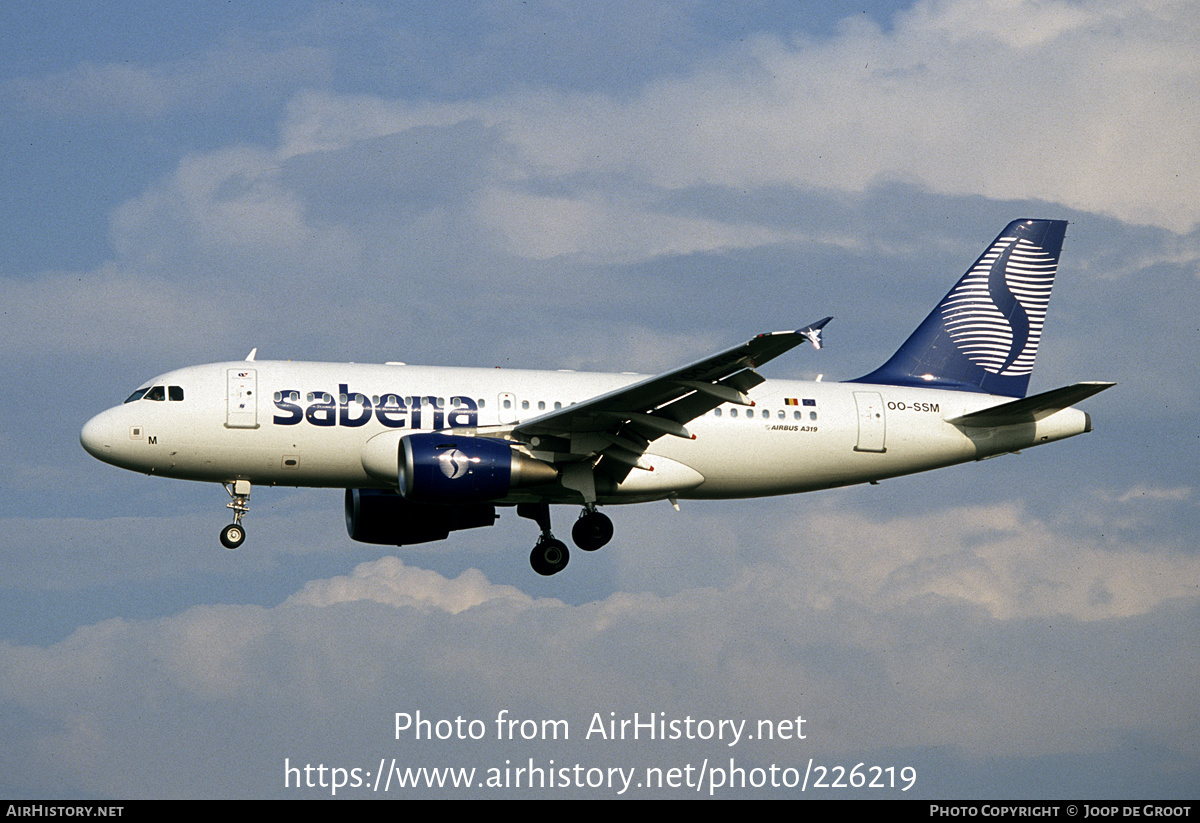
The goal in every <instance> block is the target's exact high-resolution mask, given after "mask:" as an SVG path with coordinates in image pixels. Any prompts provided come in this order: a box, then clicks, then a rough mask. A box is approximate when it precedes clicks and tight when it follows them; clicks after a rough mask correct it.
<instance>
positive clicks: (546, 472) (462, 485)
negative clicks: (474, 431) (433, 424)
mask: <svg viewBox="0 0 1200 823" xmlns="http://www.w3.org/2000/svg"><path fill="white" fill-rule="evenodd" d="M400 443H401V449H400V456H399V457H400V460H399V463H400V466H399V479H398V484H399V487H400V494H402V495H404V497H405V498H407V499H408V500H411V501H413V502H415V503H443V504H449V503H482V502H485V501H489V500H499V499H501V498H503V497H505V496H507V495H508V492H509V490H511V489H517V488H524V487H528V486H543V485H546V484H549V483H555V482H557V481H558V469H556V468H555V467H554V466H552V465H550V464H549V463H545V462H543V461H541V460H537V459H535V458H533V457H530V456H528V455H526V454H523V453H522V452H519V451H517V450H516V449H515V448H513V444H512V443H510V442H508V441H507V440H498V439H494V438H489V437H464V436H461V435H452V434H438V433H436V432H434V433H428V434H409V435H405V436H404V437H402V438H401V439H400Z"/></svg>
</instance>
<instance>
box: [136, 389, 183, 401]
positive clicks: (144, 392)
mask: <svg viewBox="0 0 1200 823" xmlns="http://www.w3.org/2000/svg"><path fill="white" fill-rule="evenodd" d="M137 400H172V401H176V402H178V401H180V400H183V386H151V387H150V388H146V389H138V390H137V391H135V392H134V393H133V394H131V395H129V397H127V398H126V399H125V402H126V403H133V402H135V401H137Z"/></svg>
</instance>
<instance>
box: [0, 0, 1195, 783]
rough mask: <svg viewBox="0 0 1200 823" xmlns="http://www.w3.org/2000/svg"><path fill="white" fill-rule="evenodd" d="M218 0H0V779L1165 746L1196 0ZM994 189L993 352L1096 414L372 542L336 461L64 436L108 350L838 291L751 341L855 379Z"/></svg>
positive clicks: (275, 341)
mask: <svg viewBox="0 0 1200 823" xmlns="http://www.w3.org/2000/svg"><path fill="white" fill-rule="evenodd" d="M236 6H237V4H233V5H231V4H226V3H197V4H190V5H189V7H188V8H183V7H180V8H174V7H170V6H167V7H164V6H162V4H151V3H123V4H120V5H117V6H113V5H112V4H101V3H94V4H84V3H53V2H51V3H41V4H28V5H20V4H8V5H6V6H4V7H3V9H0V69H2V73H0V106H3V117H0V147H2V149H3V151H2V156H3V163H4V166H3V170H4V180H5V185H4V186H3V187H0V192H2V198H3V199H2V200H0V204H2V205H0V208H3V214H4V218H5V219H4V220H3V222H2V223H0V226H2V228H0V231H2V232H3V237H4V243H3V247H4V249H5V252H6V253H5V255H4V259H3V261H2V262H0V290H2V294H0V306H2V307H3V308H2V309H0V311H2V312H3V316H4V319H5V321H6V322H5V327H6V330H7V334H6V336H5V341H4V343H3V345H2V347H0V370H2V371H3V375H4V385H5V386H7V387H9V389H10V391H9V392H8V395H7V396H8V397H9V403H7V404H6V408H5V411H4V412H3V415H2V416H0V421H2V422H0V445H2V446H3V447H4V448H3V451H4V454H5V455H6V458H5V459H4V460H3V461H0V480H2V482H3V484H4V487H5V490H6V494H5V495H4V502H3V504H0V517H3V518H4V521H5V523H4V526H5V533H6V535H8V537H7V539H6V541H5V542H6V547H7V551H5V552H4V553H3V555H2V558H0V563H2V564H3V568H2V571H3V573H2V575H0V580H2V581H3V584H2V587H0V589H2V594H3V596H2V597H0V628H2V632H0V703H2V705H3V707H4V712H3V717H4V720H3V729H4V731H3V735H4V740H5V746H4V747H3V748H2V751H0V774H3V777H2V778H0V793H3V794H6V795H10V796H16V795H22V796H63V797H66V796H72V797H78V796H94V797H118V798H119V797H134V796H155V797H157V796H167V797H191V796H203V797H209V796H212V797H226V796H252V797H258V796H264V797H269V796H301V795H304V794H307V793H308V792H306V791H297V790H286V789H285V788H284V785H283V782H284V781H283V764H284V761H285V758H287V759H288V760H289V762H291V763H292V764H295V763H297V762H303V763H314V764H316V763H321V762H323V763H325V764H327V765H337V766H343V767H346V768H352V767H370V768H374V767H375V765H376V764H378V762H379V760H380V758H381V757H387V758H391V757H396V758H399V759H401V760H403V761H404V762H406V763H410V764H412V765H426V766H443V765H475V766H478V767H480V768H487V767H489V766H494V765H497V764H498V763H499V764H502V763H503V761H504V760H505V759H506V758H507V759H510V760H514V761H515V760H526V759H528V758H530V757H534V758H540V759H542V760H548V759H551V758H552V759H554V760H555V761H556V762H557V763H560V764H565V763H576V762H578V763H584V764H598V765H623V766H632V765H636V766H639V767H640V766H648V765H662V766H665V767H670V766H672V765H678V764H681V763H684V762H699V761H701V760H703V759H704V758H705V757H716V756H724V755H727V754H728V753H729V751H728V750H726V751H719V750H718V749H719V747H714V746H713V744H711V743H708V744H702V743H700V742H692V743H686V742H685V743H675V744H668V743H661V742H660V743H649V744H648V743H646V741H641V742H640V743H636V744H634V743H629V742H626V743H624V744H611V745H602V744H598V743H596V742H595V741H594V740H593V741H585V740H582V739H579V738H577V737H573V739H572V740H571V741H558V742H556V743H553V744H551V743H542V744H536V745H535V744H532V743H523V742H522V743H512V742H504V741H496V740H494V739H489V740H485V741H481V742H478V743H472V744H470V745H462V744H450V743H445V744H443V743H427V742H416V741H412V740H411V739H408V740H405V739H401V740H396V739H395V735H394V733H392V725H391V720H392V717H393V715H394V713H395V712H412V711H416V710H420V711H421V712H422V713H423V714H424V715H425V716H428V717H454V716H457V715H461V716H463V717H467V718H483V719H487V720H491V719H492V718H494V717H495V715H496V713H497V712H498V711H499V710H501V709H508V710H510V711H511V712H513V713H514V715H516V716H520V717H528V718H541V719H550V718H566V719H569V721H570V723H571V726H572V730H573V731H577V732H578V733H579V734H580V735H581V734H582V731H583V730H584V729H586V727H587V724H588V721H589V720H590V718H591V717H592V716H593V714H594V713H596V712H600V713H603V714H605V715H607V713H608V712H616V713H617V714H618V716H631V715H632V713H633V712H641V713H642V714H643V715H644V714H645V713H648V712H667V713H668V715H669V716H672V717H676V716H678V717H684V716H687V715H691V716H693V717H711V718H720V717H731V718H743V717H744V718H749V719H750V720H751V721H755V720H757V719H760V718H768V719H778V718H785V717H789V716H795V715H796V714H803V715H804V716H805V717H806V718H808V721H809V724H808V727H807V728H808V731H809V733H810V737H809V738H808V739H807V740H806V741H803V742H800V741H796V742H794V743H792V744H791V745H789V746H782V745H766V744H759V745H756V746H743V747H742V748H738V749H735V750H733V753H734V755H735V756H737V757H738V758H739V759H742V758H744V762H746V763H753V764H758V765H762V764H767V763H772V762H774V763H780V764H785V765H794V764H796V763H803V762H807V759H808V758H809V757H813V758H815V759H816V760H817V762H826V763H829V764H830V765H838V764H847V765H853V764H855V763H859V762H864V763H867V764H875V763H877V764H879V765H896V766H903V765H912V766H914V767H916V768H917V770H918V775H919V776H918V782H917V787H916V788H915V789H914V790H913V791H912V792H909V793H908V795H907V796H911V795H913V794H918V795H919V796H921V797H967V796H971V797H977V796H987V797H1043V796H1044V797H1098V796H1111V797H1187V796H1194V794H1195V786H1196V785H1198V784H1200V717H1198V715H1197V710H1196V706H1197V705H1200V699H1198V698H1200V694H1198V693H1197V686H1196V683H1197V676H1196V675H1197V673H1198V672H1200V653H1198V647H1197V642H1196V640H1195V638H1196V637H1197V636H1200V633H1198V631H1197V629H1198V628H1200V625H1198V624H1200V592H1198V590H1197V586H1198V584H1200V555H1198V552H1197V545H1200V540H1198V537H1200V518H1198V517H1197V495H1196V490H1195V482H1194V476H1195V468H1194V466H1195V460H1196V456H1197V435H1196V431H1195V425H1194V419H1193V418H1194V409H1195V407H1196V405H1197V400H1198V398H1197V381H1196V379H1195V376H1194V368H1193V365H1192V363H1193V360H1194V349H1195V343H1196V340H1197V334H1198V333H1200V332H1198V328H1200V327H1198V324H1197V320H1196V317H1197V315H1196V310H1195V306H1196V305H1197V304H1198V302H1200V293H1198V292H1200V288H1198V280H1197V277H1198V275H1200V266H1198V260H1200V217H1198V215H1200V148H1198V147H1200V115H1197V112H1198V111H1200V105H1197V104H1198V103H1200V63H1197V61H1196V59H1195V54H1196V48H1197V46H1198V45H1200V13H1198V12H1197V11H1196V10H1195V9H1194V7H1193V6H1192V5H1191V4H1188V3H1183V2H1166V1H1165V0H1164V1H1163V2H1153V0H1152V1H1151V2H1139V3H1134V2H1132V1H1130V2H1123V0H1105V1H1104V2H1099V1H1098V0H1097V2H1020V0H989V2H983V3H980V2H966V0H940V1H939V2H917V3H911V4H888V5H884V4H878V5H872V8H871V11H870V14H867V13H864V12H863V10H862V9H861V8H858V7H856V6H855V5H853V4H841V3H788V4H780V3H765V2H764V3H753V4H738V5H736V6H730V5H728V4H718V3H703V2H693V3H670V4H648V3H615V4H605V5H604V6H603V7H601V6H594V4H572V3H551V2H542V3H538V2H533V3H516V2H512V3H461V4H455V5H453V6H450V7H447V9H446V10H443V11H436V10H431V9H429V8H426V4H370V3H357V4H343V3H338V4H334V3H312V4H302V3H291V4H289V3H276V4H272V3H262V4H255V5H254V6H253V7H252V8H238V7H236ZM1016 217H1053V218H1065V219H1068V220H1070V221H1071V226H1070V228H1069V229H1068V233H1067V241H1066V245H1065V248H1064V254H1063V262H1062V266H1061V268H1060V275H1059V282H1058V283H1057V285H1056V289H1055V295H1054V299H1053V301H1052V303H1051V307H1050V315H1049V319H1048V322H1047V327H1046V334H1045V337H1044V338H1043V343H1042V350H1041V352H1040V354H1039V362H1038V368H1037V370H1036V371H1035V373H1034V376H1033V381H1032V383H1031V386H1030V389H1031V391H1041V390H1046V389H1050V388H1053V387H1056V386H1059V385H1063V384H1066V383H1070V382H1075V381H1079V380H1116V381H1118V382H1119V384H1120V385H1119V386H1118V387H1117V388H1115V389H1112V390H1110V391H1108V392H1106V393H1105V394H1103V395H1101V396H1099V397H1097V398H1095V399H1093V400H1090V401H1088V403H1087V409H1088V410H1089V411H1090V412H1091V414H1092V417H1093V420H1094V422H1095V425H1096V431H1095V432H1093V433H1092V434H1090V435H1087V436H1085V437H1079V438H1076V439H1073V440H1071V441H1067V442H1064V443H1058V444H1054V445H1051V446H1048V447H1046V448H1044V449H1036V450H1031V451H1030V452H1028V453H1026V454H1023V455H1020V456H1016V457H1005V458H1002V459H998V460H990V461H987V462H985V463H981V464H978V465H971V466H964V467H958V468H955V469H950V470H946V471H943V472H939V473H935V474H931V475H923V476H916V477H910V478H902V479H897V480H893V481H889V482H886V483H883V484H880V485H879V486H872V487H865V488H854V489H845V490H839V491H837V492H827V493H820V494H814V495H807V496H802V497H796V498H783V499H772V500H756V501H736V502H722V503H700V502H696V503H690V504H689V503H686V502H685V503H684V504H683V510H682V512H680V513H676V512H674V511H673V510H672V509H671V508H670V506H669V505H668V504H666V503H663V504H661V505H647V506H639V507H630V508H620V509H614V510H613V511H612V512H611V514H612V516H613V518H614V520H615V522H616V526H617V538H616V539H615V540H614V542H613V543H612V544H611V545H610V546H609V547H607V548H606V549H605V550H604V551H603V552H600V553H598V555H597V556H596V557H589V558H587V560H588V561H590V562H587V563H582V562H580V563H573V564H572V566H571V567H570V568H569V569H568V570H567V571H566V572H564V574H562V575H559V576H557V577H554V578H550V579H546V580H543V579H534V578H533V576H532V575H531V573H530V572H529V570H528V567H527V564H526V558H527V555H528V549H529V545H530V544H531V543H532V541H533V539H534V537H535V534H534V529H533V527H532V526H531V524H530V523H529V522H528V521H523V520H518V519H517V518H515V517H511V516H510V517H505V518H503V519H502V520H501V522H500V523H499V524H498V525H497V526H496V527H494V528H492V529H487V530H483V531H480V532H464V533H462V534H461V535H456V536H455V539H453V540H450V541H447V542H445V543H441V544H432V545H430V546H426V547H413V548H410V549H404V550H402V551H400V552H398V553H396V554H395V555H394V556H392V553H387V552H384V553H381V552H380V551H378V550H377V549H375V548H372V547H367V546H361V545H358V544H353V543H351V542H350V541H349V540H348V539H347V538H346V536H345V532H344V528H343V523H342V514H341V501H340V494H339V493H338V492H336V491H330V490H324V491H322V490H295V489H263V490H256V492H255V495H254V498H253V499H252V505H253V510H252V512H251V514H250V518H249V520H248V522H247V525H248V527H249V528H248V531H249V534H250V539H249V540H248V542H247V544H246V545H245V546H244V547H243V549H242V550H240V551H239V552H237V553H230V552H226V551H224V550H223V549H221V548H220V547H219V545H218V544H217V540H216V536H217V532H218V531H219V529H220V527H221V526H222V525H224V523H225V522H226V511H225V509H224V503H225V495H224V492H223V491H222V490H221V489H220V488H218V487H216V486H211V487H210V486H205V485H200V484H192V483H185V482H176V481H161V480H152V479H150V478H146V477H142V476H139V475H134V474H129V473H124V472H120V471H117V470H115V469H113V468H111V467H109V466H105V465H102V464H100V463H97V462H96V461H93V460H92V459H91V458H90V457H88V456H87V455H86V454H85V453H84V452H83V451H82V449H80V448H79V446H78V431H79V428H80V426H81V425H82V424H83V422H84V421H85V420H86V419H87V418H88V417H90V416H91V415H92V414H94V413H96V412H98V411H100V410H102V409H103V408H106V407H107V406H110V405H114V404H115V403H117V402H119V401H120V400H121V399H123V398H124V397H125V396H126V395H127V394H128V393H129V392H130V391H131V390H132V389H133V388H134V387H136V386H137V385H139V384H140V383H142V382H143V381H144V380H146V379H147V378H149V377H151V376H153V375H155V374H158V373H161V372H163V371H167V370H169V369H172V368H176V367H179V366H183V365H190V364H195V363H201V362H208V361H218V360H225V359H231V358H239V357H242V356H244V355H245V354H246V353H247V352H248V351H249V350H250V349H251V348H253V347H258V349H259V356H260V357H262V358H278V359H285V358H291V359H296V360H302V359H321V360H334V361H350V360H353V361H358V362H374V361H384V360H395V359H400V360H405V361H408V362H412V363H428V364H434V365H437V364H446V365H450V364H455V365H470V366H495V365H501V366H522V367H546V368H579V369H585V368H590V369H603V370H614V371H627V370H634V371H643V372H653V371H655V370H659V369H664V368H667V367H670V366H672V365H677V364H679V363H681V362H686V361H687V360H689V359H692V358H694V357H697V356H699V355H702V354H704V353H707V352H710V351H713V350H716V349H719V348H721V347H724V346H727V345H730V344H732V343H735V342H737V341H740V340H743V339H745V338H746V337H748V336H749V335H752V334H754V333H757V332H759V331H765V330H770V329H777V328H795V327H796V326H798V325H801V324H803V323H806V322H810V321H812V320H814V319H816V318H818V317H822V316H825V315H827V314H832V315H834V316H835V318H836V319H835V321H834V322H833V324H832V325H831V326H830V327H829V328H828V329H827V341H828V344H829V345H828V347H827V348H826V349H823V350H821V351H820V352H812V351H807V350H799V351H797V352H796V353H793V354H791V355H788V356H787V357H784V358H781V359H780V360H778V361H775V362H773V363H772V364H771V365H770V366H769V368H768V371H769V373H770V375H771V376H779V377H798V378H813V377H815V376H816V375H817V374H824V375H825V379H828V380H837V379H849V378H853V377H857V376H859V375H861V374H864V373H866V372H868V371H870V370H871V369H873V368H875V367H876V366H878V365H879V364H880V363H881V362H882V361H883V360H884V359H885V358H886V357H887V355H889V354H890V353H891V352H892V351H893V350H894V349H895V348H896V347H897V346H898V345H899V344H900V343H901V342H902V341H903V339H904V338H905V336H906V335H907V334H908V332H909V331H911V330H912V329H913V328H914V327H915V326H916V324H917V323H918V322H919V321H920V320H921V319H922V318H923V317H924V315H925V314H926V313H927V312H928V310H929V308H930V307H931V306H932V305H933V304H934V302H936V300H937V299H938V298H940V297H941V295H942V294H944V293H945V291H946V289H947V288H948V287H949V286H950V284H951V283H952V282H953V281H954V279H956V278H957V277H958V276H959V275H960V274H961V273H962V271H963V270H964V269H965V268H966V266H967V265H968V264H970V263H971V262H972V261H973V260H974V259H975V256H976V255H977V254H978V252H979V250H980V249H982V247H983V245H984V244H985V243H987V242H988V241H989V240H991V238H992V237H994V236H995V234H996V232H997V231H998V230H999V229H1000V228H1001V227H1003V226H1004V225H1005V224H1006V223H1007V222H1008V221H1009V220H1011V219H1013V218H1016ZM764 459H769V456H764ZM557 516H558V518H559V519H560V520H561V519H562V518H563V517H565V516H569V513H568V512H566V511H565V510H564V511H563V512H559V513H558V514H557ZM312 794H314V795H318V796H319V795H321V794H322V792H321V791H316V790H314V791H313V792H312ZM446 794H451V792H445V791H443V792H438V793H436V795H437V796H444V795H446ZM546 794H547V795H549V796H566V795H568V794H571V793H570V792H565V791H548V792H546ZM579 794H582V795H583V796H596V797H600V796H608V795H607V794H606V793H605V792H604V791H583V792H581V793H579ZM662 794H663V795H665V796H673V792H671V791H665V792H663V793H662ZM735 794H736V793H735V792H729V793H728V794H726V795H725V796H733V795H735ZM745 794H747V795H749V796H754V797H761V796H767V795H771V794H780V795H783V796H793V795H794V794H795V793H794V792H786V791H781V792H772V791H770V790H766V789H764V790H752V791H747V792H745ZM469 796H488V793H487V792H472V793H470V795H469ZM867 796H871V795H870V794H868V795H867ZM887 796H892V795H891V794H890V793H889V794H888V795H887Z"/></svg>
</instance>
